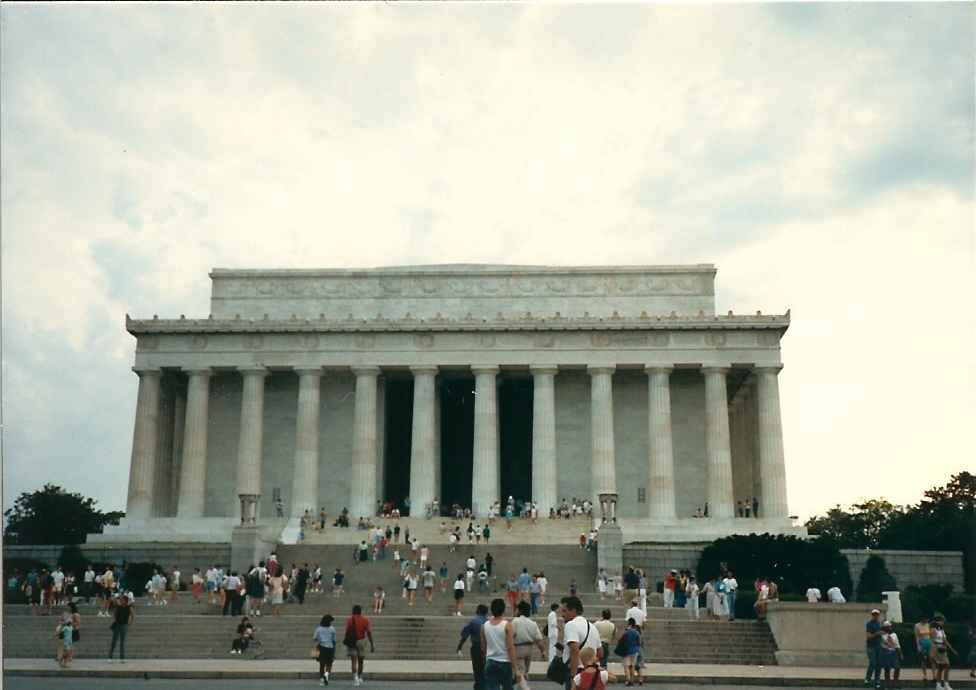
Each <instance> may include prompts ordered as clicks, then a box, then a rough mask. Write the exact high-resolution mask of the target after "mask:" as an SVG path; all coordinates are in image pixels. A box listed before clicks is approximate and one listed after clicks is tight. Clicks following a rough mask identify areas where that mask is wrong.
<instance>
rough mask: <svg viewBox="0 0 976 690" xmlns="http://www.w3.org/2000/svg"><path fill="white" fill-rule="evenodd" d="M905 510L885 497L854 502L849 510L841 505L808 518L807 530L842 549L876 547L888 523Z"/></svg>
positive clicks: (900, 515)
mask: <svg viewBox="0 0 976 690" xmlns="http://www.w3.org/2000/svg"><path fill="white" fill-rule="evenodd" d="M904 514H905V508H903V507H902V506H897V505H894V504H893V503H890V502H889V501H887V500H885V499H883V498H873V499H871V500H869V501H864V502H863V503H855V504H854V505H852V506H851V507H850V509H849V510H843V509H842V508H841V507H840V506H839V505H837V506H834V507H833V508H831V509H830V510H828V511H827V514H826V515H824V516H822V517H821V516H819V515H816V516H814V517H812V518H810V519H809V520H807V531H808V532H809V533H810V534H815V535H818V536H821V537H825V538H828V539H830V540H831V541H833V542H835V543H836V544H837V545H838V546H840V547H841V548H843V549H876V548H878V546H879V545H880V543H881V538H882V534H883V533H884V530H885V527H886V525H888V524H889V523H890V522H891V521H892V520H895V519H898V518H900V517H902V516H903V515H904Z"/></svg>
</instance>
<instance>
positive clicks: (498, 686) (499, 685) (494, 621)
mask: <svg viewBox="0 0 976 690" xmlns="http://www.w3.org/2000/svg"><path fill="white" fill-rule="evenodd" d="M504 613H505V600H504V599H492V601H491V618H489V619H488V620H487V621H485V623H484V625H482V626H481V648H482V649H483V650H484V654H485V690H514V686H513V685H512V674H513V671H514V674H515V679H516V680H517V681H518V682H519V683H520V684H521V681H522V670H521V669H520V668H518V667H517V666H515V664H514V661H515V635H514V631H513V630H512V623H511V622H510V621H508V620H506V619H505V618H503V617H502V616H503V614H504Z"/></svg>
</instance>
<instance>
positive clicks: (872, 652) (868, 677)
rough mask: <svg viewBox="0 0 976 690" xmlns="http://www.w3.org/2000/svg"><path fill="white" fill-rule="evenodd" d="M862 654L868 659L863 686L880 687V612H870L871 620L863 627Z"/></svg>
mask: <svg viewBox="0 0 976 690" xmlns="http://www.w3.org/2000/svg"><path fill="white" fill-rule="evenodd" d="M864 645H865V647H864V652H865V653H866V654H867V657H868V670H867V671H866V672H865V674H864V684H865V685H867V686H870V685H872V683H873V685H874V687H876V688H880V687H881V611H879V610H878V609H872V610H871V618H870V619H868V622H867V623H866V624H865V625H864Z"/></svg>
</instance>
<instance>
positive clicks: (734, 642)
mask: <svg viewBox="0 0 976 690" xmlns="http://www.w3.org/2000/svg"><path fill="white" fill-rule="evenodd" d="M317 621H318V616H317V615H289V616H282V617H280V618H274V617H267V616H265V617H262V618H260V619H259V620H258V621H257V626H258V636H259V637H260V639H261V640H262V642H263V644H264V652H265V656H267V657H268V658H289V659H297V658H304V657H305V655H306V654H307V648H308V647H310V646H311V633H312V631H313V630H314V627H315V625H316V623H317ZM372 621H373V626H374V635H375V639H376V642H377V652H376V654H375V657H376V658H381V659H382V658H386V659H421V660H422V659H451V658H454V657H455V654H454V649H455V647H456V644H457V640H458V633H459V631H460V629H461V627H462V625H463V624H464V623H465V622H466V621H467V618H466V617H464V618H458V617H454V616H432V617H420V616H412V617H411V616H377V617H373V618H372ZM539 622H540V625H544V621H542V620H541V619H540V620H539ZM53 623H54V620H53V619H52V618H51V617H46V616H17V617H14V618H11V619H8V620H6V622H5V626H6V629H5V633H6V634H5V635H4V654H5V655H6V656H9V657H33V656H37V654H38V650H45V649H50V650H51V651H52V653H53V650H54V641H53V640H52V639H51V638H52V634H51V629H52V627H53ZM236 624H237V620H236V619H232V618H230V617H227V618H224V617H218V616H207V615H178V616H173V615H171V616H166V615H162V614H160V615H158V616H155V617H153V619H152V624H147V623H146V622H145V619H144V618H143V617H142V616H141V615H140V614H137V619H136V623H135V624H134V625H133V627H132V628H131V629H130V631H129V635H128V637H127V640H126V654H127V656H129V657H132V658H164V657H170V658H215V657H216V658H219V657H221V656H224V655H226V654H227V651H228V649H229V648H230V640H231V639H232V637H233V633H234V629H235V627H236ZM160 631H164V632H165V634H164V635H162V636H161V635H160ZM337 633H338V636H339V638H340V639H341V637H342V633H343V629H342V622H341V621H339V622H338V624H337ZM645 639H646V649H647V651H648V656H649V660H650V661H652V662H660V663H665V662H667V663H717V664H721V663H739V664H742V663H750V664H774V663H775V657H774V656H773V653H774V651H775V649H776V647H775V644H774V642H773V640H772V635H771V634H770V632H769V629H768V628H767V627H766V626H765V625H763V624H760V623H756V622H751V621H750V622H734V623H729V622H721V623H711V622H692V621H649V622H648V624H647V630H646V634H645ZM110 640H111V632H110V630H109V620H107V619H100V618H97V617H93V616H86V617H85V619H84V624H83V627H82V642H81V643H80V644H79V646H78V649H77V655H78V656H79V658H93V657H95V658H97V657H100V656H103V655H105V654H106V653H107V650H108V645H109V642H110Z"/></svg>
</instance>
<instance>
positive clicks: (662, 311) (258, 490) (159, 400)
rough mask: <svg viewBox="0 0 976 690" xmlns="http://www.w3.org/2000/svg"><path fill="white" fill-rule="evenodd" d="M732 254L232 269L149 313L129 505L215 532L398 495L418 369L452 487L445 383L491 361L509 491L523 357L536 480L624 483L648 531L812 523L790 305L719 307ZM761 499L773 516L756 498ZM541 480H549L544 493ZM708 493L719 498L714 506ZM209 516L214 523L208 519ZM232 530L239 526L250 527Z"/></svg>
mask: <svg viewBox="0 0 976 690" xmlns="http://www.w3.org/2000/svg"><path fill="white" fill-rule="evenodd" d="M715 274H716V269H715V267H714V266H712V265H690V266H635V267H631V266H620V267H544V266H492V265H437V266H416V267H395V268H379V269H364V270H331V269H330V270H229V269H214V270H213V271H212V273H211V274H210V277H211V280H212V298H211V310H210V311H211V313H210V315H209V317H208V318H205V319H187V318H185V317H183V316H181V317H180V318H178V319H160V318H158V317H155V316H154V317H153V318H150V319H131V318H129V317H128V316H127V317H126V328H127V330H128V331H129V332H130V333H131V334H132V335H133V336H134V337H135V338H136V340H137V348H136V357H135V366H134V367H133V370H134V371H135V373H136V374H137V375H138V379H139V383H138V402H137V407H136V415H135V420H134V434H133V447H132V457H131V466H130V480H129V495H128V506H127V517H126V519H125V520H124V521H123V524H122V525H121V526H120V527H118V528H114V529H110V530H108V531H107V533H106V535H103V536H102V537H101V538H102V539H105V540H112V539H116V538H118V539H123V538H125V539H130V540H131V539H163V538H169V539H187V540H193V539H203V538H210V537H214V535H217V536H218V538H220V539H222V537H220V535H224V534H225V533H226V534H229V532H228V530H230V529H231V528H232V527H233V526H235V525H239V524H258V523H267V524H271V523H273V522H275V520H274V517H275V506H274V500H273V497H274V496H280V498H281V501H282V503H283V504H284V506H285V511H286V517H291V518H294V517H296V516H298V515H300V514H301V513H302V512H303V511H304V510H305V509H306V508H309V509H313V510H316V511H317V509H318V507H322V506H324V507H325V508H326V510H327V511H328V512H329V513H330V515H335V514H336V513H337V512H338V511H339V510H341V509H342V508H343V507H348V508H349V509H350V512H351V514H352V515H353V516H357V515H366V514H371V513H372V512H373V511H374V509H375V505H376V501H377V500H379V499H381V498H382V497H383V496H384V461H383V458H384V443H385V440H384V431H383V430H384V427H385V424H386V423H387V415H388V414H390V412H389V411H387V410H385V406H384V394H383V390H384V382H385V380H387V379H389V378H390V377H411V378H412V380H413V406H412V434H411V447H410V450H409V458H410V467H409V485H410V490H409V496H410V501H411V505H412V506H414V507H415V509H416V507H417V506H424V505H426V504H428V503H429V502H430V501H432V500H433V499H434V498H435V497H438V496H439V495H440V491H439V488H440V487H439V483H440V480H441V477H442V475H443V472H449V471H450V469H451V468H450V467H449V466H447V467H442V461H441V457H440V424H439V417H440V410H439V406H438V403H437V390H438V388H437V387H438V382H439V381H440V380H441V379H442V378H443V377H444V376H450V375H454V374H458V373H464V374H465V375H467V376H471V377H472V378H473V381H474V391H475V411H474V438H473V463H472V491H471V493H472V508H473V509H474V510H475V511H476V512H477V513H479V514H483V513H484V512H485V511H486V510H487V507H488V506H489V505H490V504H491V503H492V502H494V501H496V500H498V499H499V498H500V477H499V471H500V470H499V467H500V464H499V455H500V450H499V421H498V418H499V402H498V398H497V397H496V387H497V386H498V384H499V381H500V380H501V379H503V378H505V377H523V378H527V379H531V381H532V384H533V399H532V405H531V407H530V411H531V417H532V438H531V475H532V477H531V479H532V481H531V486H532V499H533V500H535V501H537V502H538V503H539V504H540V508H541V510H542V512H543V513H546V512H548V509H549V507H550V506H552V505H555V504H556V503H557V502H558V501H559V500H560V499H562V498H563V497H570V496H579V497H583V496H589V497H591V498H592V499H593V500H595V499H596V496H597V495H598V494H600V493H613V494H616V495H617V496H618V497H619V498H618V504H617V515H618V516H619V521H620V524H621V525H622V527H623V529H624V534H625V537H626V538H627V539H628V540H629V541H633V540H641V539H651V538H652V537H653V538H654V539H657V540H662V539H663V540H669V539H672V540H681V539H691V538H698V539H701V538H702V537H703V536H704V537H708V536H710V535H713V534H714V535H715V536H721V535H724V534H728V533H732V532H738V531H746V532H748V531H774V532H790V531H795V528H794V527H793V526H792V521H791V520H790V518H789V515H788V513H789V511H788V507H787V501H786V484H785V464H784V462H785V460H784V450H783V439H782V424H781V421H780V406H779V389H778V379H777V374H778V373H779V371H780V368H781V366H782V362H781V358H780V339H781V337H782V336H783V334H784V333H785V331H786V330H787V328H788V326H789V313H788V312H787V313H786V314H780V315H765V314H760V313H757V314H752V315H737V314H733V313H731V312H729V313H728V314H722V315H718V314H716V313H715V289H714V283H715ZM753 497H756V498H757V499H758V501H759V505H760V510H759V516H760V517H759V518H758V519H757V518H750V519H744V518H739V517H737V515H736V502H737V501H739V500H745V499H748V500H750V501H751V500H752V498H753ZM526 498H528V497H526ZM706 503H707V505H708V509H709V518H708V519H696V518H693V517H692V516H693V515H694V513H695V511H696V509H698V508H702V507H704V506H705V504H706ZM207 535H209V536H207ZM228 538H229V537H228Z"/></svg>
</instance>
